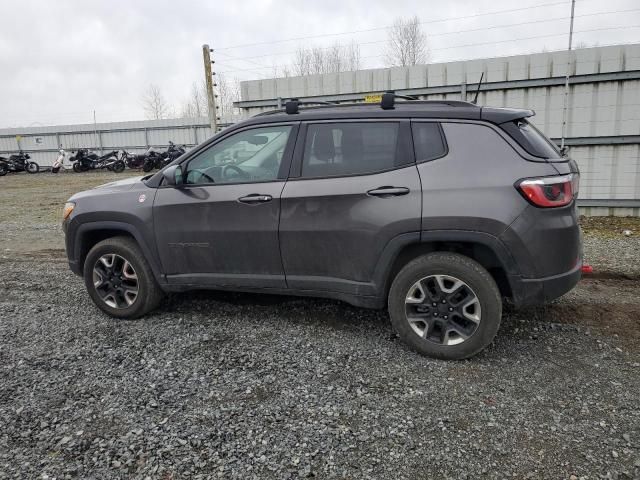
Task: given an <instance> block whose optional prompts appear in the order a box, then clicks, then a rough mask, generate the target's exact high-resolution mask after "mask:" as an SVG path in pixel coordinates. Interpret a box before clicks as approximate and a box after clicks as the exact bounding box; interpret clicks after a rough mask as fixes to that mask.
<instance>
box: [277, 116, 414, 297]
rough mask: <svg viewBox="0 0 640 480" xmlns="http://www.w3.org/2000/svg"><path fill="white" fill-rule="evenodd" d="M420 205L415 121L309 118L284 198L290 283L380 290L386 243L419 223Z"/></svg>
mask: <svg viewBox="0 0 640 480" xmlns="http://www.w3.org/2000/svg"><path fill="white" fill-rule="evenodd" d="M303 140H304V141H303ZM420 208H421V190H420V179H419V176H418V171H417V168H416V165H415V162H414V156H413V150H412V144H411V133H410V123H409V121H402V120H384V121H361V120H358V121H355V120H354V121H329V122H309V123H303V126H302V127H301V133H300V139H299V140H298V142H297V144H296V152H295V154H294V160H293V164H292V171H291V175H290V179H289V181H288V182H287V184H286V185H285V188H284V191H283V193H282V200H281V217H280V248H281V252H282V260H283V264H284V269H285V273H286V277H287V285H288V286H289V287H290V288H293V289H298V290H307V289H310V290H325V291H326V290H328V291H337V292H343V293H348V294H352V295H374V294H375V293H376V288H377V286H376V285H374V281H373V278H374V270H375V268H376V265H377V263H378V260H379V259H380V256H381V254H382V252H383V250H384V249H385V247H386V246H387V245H388V244H389V242H391V241H392V240H393V239H394V238H396V237H397V236H399V235H401V234H404V233H407V232H419V231H420V217H421V214H420Z"/></svg>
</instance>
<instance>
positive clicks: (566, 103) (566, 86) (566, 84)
mask: <svg viewBox="0 0 640 480" xmlns="http://www.w3.org/2000/svg"><path fill="white" fill-rule="evenodd" d="M575 10H576V0H571V22H570V23H569V48H568V49H567V72H566V73H567V75H566V76H565V79H564V106H563V108H562V138H561V140H560V150H561V151H563V149H564V138H565V136H566V135H567V109H568V107H569V75H570V74H571V42H572V40H573V17H574V12H575Z"/></svg>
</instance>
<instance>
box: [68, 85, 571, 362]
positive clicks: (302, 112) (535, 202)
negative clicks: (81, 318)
mask: <svg viewBox="0 0 640 480" xmlns="http://www.w3.org/2000/svg"><path fill="white" fill-rule="evenodd" d="M397 98H398V97H396V96H394V95H393V94H392V93H388V94H385V95H383V97H382V102H381V103H380V104H349V105H322V106H317V105H316V106H304V104H303V103H302V102H298V101H295V100H294V101H290V102H287V104H286V108H285V109H282V110H277V111H273V112H268V113H264V114H260V115H257V116H255V117H253V118H251V119H249V120H247V121H244V122H241V123H238V124H235V125H233V126H232V127H230V128H228V129H226V130H224V131H222V132H220V133H218V134H217V135H215V136H214V137H212V138H211V139H209V140H207V141H206V142H204V143H203V144H201V145H199V146H197V147H196V148H194V149H193V150H191V151H190V152H188V153H186V154H184V155H182V156H181V157H180V158H178V159H176V160H175V161H174V162H173V163H172V164H170V165H169V166H167V167H166V168H164V169H163V170H162V171H160V172H158V173H156V174H155V175H150V176H147V177H144V178H135V179H128V180H124V181H118V182H114V183H109V184H106V185H103V186H101V187H98V188H96V189H93V190H88V191H85V192H80V193H78V194H76V195H74V196H73V197H71V198H70V199H69V202H68V203H67V204H66V205H65V211H64V223H63V227H64V231H65V235H66V251H67V255H68V258H69V265H70V267H71V270H73V271H74V272H75V273H77V274H78V275H81V276H83V277H84V281H85V284H86V287H87V290H88V292H89V295H90V296H91V298H92V300H93V301H94V302H95V304H96V305H97V306H98V307H99V308H100V309H102V310H103V311H104V312H106V313H107V314H109V315H111V316H114V317H119V318H134V317H139V316H141V315H144V314H146V313H147V312H149V311H150V310H152V309H154V308H155V307H157V306H158V304H159V302H160V301H161V299H162V297H163V295H164V294H165V293H166V292H179V291H184V290H191V289H220V290H234V291H246V292H265V293H278V294H288V295H303V296H313V297H325V298H333V299H339V300H342V301H345V302H347V303H350V304H352V305H356V306H359V307H366V308H377V309H382V308H385V307H387V308H388V310H389V315H390V317H391V323H392V325H393V327H394V329H395V330H396V332H397V333H398V334H399V335H400V337H402V338H403V339H404V341H405V342H406V343H407V344H409V345H410V346H411V347H412V348H414V349H415V350H417V351H418V352H420V353H422V354H425V355H429V356H432V357H437V358H443V359H461V358H468V357H470V356H472V355H475V354H476V353H478V352H480V351H481V350H482V349H484V348H485V347H486V346H487V345H489V343H490V342H491V341H492V339H493V338H494V336H495V335H496V332H497V331H498V327H499V325H500V319H501V315H502V307H503V302H508V303H510V304H512V305H514V306H516V307H518V306H522V305H526V304H540V303H543V302H545V301H549V300H552V299H554V298H557V297H559V296H561V295H563V294H564V293H566V292H567V291H569V290H571V289H572V288H573V287H574V286H575V285H576V283H577V282H578V281H579V279H580V275H581V265H582V259H581V234H580V228H579V225H578V218H577V212H576V205H575V198H576V194H577V190H578V179H579V173H578V168H577V165H576V163H575V162H574V161H572V160H570V159H568V158H567V157H566V156H563V155H562V154H561V152H559V151H558V149H557V148H556V147H555V145H553V144H552V143H551V142H550V141H549V140H548V139H547V138H546V137H545V136H544V135H542V134H541V133H540V132H539V131H538V130H536V128H535V127H534V126H533V125H532V124H531V123H529V122H528V121H527V118H528V117H530V116H532V115H534V112H532V111H530V110H522V109H507V108H489V107H480V106H477V105H474V104H471V103H467V102H458V101H411V100H407V101H402V100H398V99H397Z"/></svg>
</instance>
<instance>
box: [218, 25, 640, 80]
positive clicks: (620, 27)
mask: <svg viewBox="0 0 640 480" xmlns="http://www.w3.org/2000/svg"><path fill="white" fill-rule="evenodd" d="M629 28H640V24H636V25H619V26H614V27H604V28H592V29H587V30H576V31H574V33H589V32H598V31H605V30H623V29H629ZM565 35H566V32H562V33H554V34H546V35H534V36H529V37H516V38H509V39H506V40H496V41H491V42H474V43H466V44H460V45H451V46H447V47H440V48H432V49H431V51H443V50H451V49H455V48H465V47H478V46H486V45H497V44H501V43H509V42H517V41H522V40H536V39H540V38H552V37H561V36H565ZM382 56H384V54H377V55H368V56H364V57H361V59H362V60H364V59H370V58H379V57H382ZM287 66H289V65H287V64H278V65H272V66H271V67H267V68H273V67H287ZM260 69H264V67H262V68H242V69H231V70H225V71H222V72H220V73H231V72H245V71H254V70H260Z"/></svg>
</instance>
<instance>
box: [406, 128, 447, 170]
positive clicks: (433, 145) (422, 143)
mask: <svg viewBox="0 0 640 480" xmlns="http://www.w3.org/2000/svg"><path fill="white" fill-rule="evenodd" d="M411 130H412V132H413V148H414V149H415V152H416V162H418V163H420V162H428V161H429V160H434V159H436V158H440V157H442V156H443V155H444V154H445V153H446V152H447V146H446V144H445V143H444V138H443V136H442V132H441V131H440V125H439V124H437V123H432V122H429V123H427V122H417V123H413V124H412V125H411Z"/></svg>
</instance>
